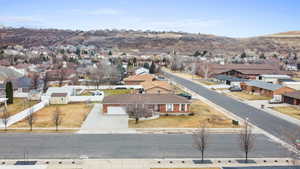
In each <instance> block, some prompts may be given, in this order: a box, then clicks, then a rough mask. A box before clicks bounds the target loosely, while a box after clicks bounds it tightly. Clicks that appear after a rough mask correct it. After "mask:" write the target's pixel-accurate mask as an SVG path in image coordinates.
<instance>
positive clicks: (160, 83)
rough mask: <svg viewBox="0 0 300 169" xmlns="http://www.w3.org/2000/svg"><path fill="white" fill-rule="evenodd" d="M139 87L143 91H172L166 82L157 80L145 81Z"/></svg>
mask: <svg viewBox="0 0 300 169" xmlns="http://www.w3.org/2000/svg"><path fill="white" fill-rule="evenodd" d="M141 85H142V86H143V88H144V89H145V90H149V89H152V88H155V87H159V88H163V89H166V90H170V91H171V90H173V89H172V86H171V85H170V84H169V83H168V82H167V81H159V80H155V81H151V82H148V81H146V82H143V83H141Z"/></svg>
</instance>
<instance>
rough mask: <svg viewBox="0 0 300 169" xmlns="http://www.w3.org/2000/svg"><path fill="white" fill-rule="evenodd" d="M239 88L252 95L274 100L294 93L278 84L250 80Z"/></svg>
mask: <svg viewBox="0 0 300 169" xmlns="http://www.w3.org/2000/svg"><path fill="white" fill-rule="evenodd" d="M241 88H242V89H243V90H245V91H247V92H249V93H252V94H259V95H262V96H267V97H272V98H276V99H278V100H281V95H282V94H284V93H288V92H293V91H295V90H294V89H292V88H289V87H285V86H282V85H279V84H272V83H267V82H263V81H258V80H251V81H248V82H244V83H242V84H241Z"/></svg>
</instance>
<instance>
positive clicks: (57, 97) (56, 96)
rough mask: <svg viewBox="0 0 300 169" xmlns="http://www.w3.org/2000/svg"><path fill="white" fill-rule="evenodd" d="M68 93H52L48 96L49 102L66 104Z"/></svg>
mask: <svg viewBox="0 0 300 169" xmlns="http://www.w3.org/2000/svg"><path fill="white" fill-rule="evenodd" d="M68 103H69V96H68V93H52V94H51V98H50V104H68Z"/></svg>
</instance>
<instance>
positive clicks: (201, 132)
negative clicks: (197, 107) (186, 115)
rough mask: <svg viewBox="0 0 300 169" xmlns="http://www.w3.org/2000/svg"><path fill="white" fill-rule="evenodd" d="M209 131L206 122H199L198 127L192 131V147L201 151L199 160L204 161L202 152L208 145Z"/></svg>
mask: <svg viewBox="0 0 300 169" xmlns="http://www.w3.org/2000/svg"><path fill="white" fill-rule="evenodd" d="M208 137H209V132H208V129H207V127H206V124H201V125H200V128H199V129H198V130H197V131H196V132H195V133H193V139H194V147H195V148H196V149H197V150H199V151H201V161H202V163H203V162H204V152H205V150H206V149H207V146H208Z"/></svg>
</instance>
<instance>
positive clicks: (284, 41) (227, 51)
mask: <svg viewBox="0 0 300 169" xmlns="http://www.w3.org/2000/svg"><path fill="white" fill-rule="evenodd" d="M299 35H300V31H291V32H284V33H278V34H274V35H267V36H260V37H253V38H230V37H222V36H215V35H206V34H192V33H182V32H154V31H133V30H128V31H121V30H96V31H71V30H58V29H26V28H2V29H0V47H3V46H7V45H16V44H19V45H22V46H24V47H34V46H41V45H43V46H56V45H67V44H71V45H79V44H83V45H95V46H97V47H98V48H111V49H114V50H120V51H124V52H135V53H139V54H159V53H168V52H171V51H176V52H177V53H180V54H192V53H194V52H195V51H196V50H207V51H210V52H212V53H214V54H219V55H224V56H234V55H237V54H240V53H242V52H243V51H249V52H250V53H251V52H252V53H254V54H259V53H262V52H263V53H280V54H287V53H288V52H289V51H291V50H292V51H293V52H297V53H299V52H300V36H299Z"/></svg>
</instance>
